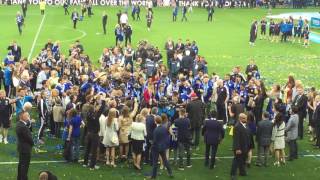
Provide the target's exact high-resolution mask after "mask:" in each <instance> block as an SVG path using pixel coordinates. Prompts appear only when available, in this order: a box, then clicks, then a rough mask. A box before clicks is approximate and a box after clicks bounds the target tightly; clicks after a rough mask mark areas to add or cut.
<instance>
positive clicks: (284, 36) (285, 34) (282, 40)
mask: <svg viewBox="0 0 320 180" xmlns="http://www.w3.org/2000/svg"><path fill="white" fill-rule="evenodd" d="M286 41H287V32H284V33H282V34H281V42H286Z"/></svg>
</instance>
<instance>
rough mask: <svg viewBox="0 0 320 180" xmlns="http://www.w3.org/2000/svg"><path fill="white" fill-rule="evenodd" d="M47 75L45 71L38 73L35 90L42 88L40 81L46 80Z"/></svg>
mask: <svg viewBox="0 0 320 180" xmlns="http://www.w3.org/2000/svg"><path fill="white" fill-rule="evenodd" d="M47 79H48V78H47V75H46V72H45V71H40V72H39V74H38V76H37V86H36V88H37V89H41V88H42V81H44V80H47Z"/></svg>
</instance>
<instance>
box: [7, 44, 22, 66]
mask: <svg viewBox="0 0 320 180" xmlns="http://www.w3.org/2000/svg"><path fill="white" fill-rule="evenodd" d="M8 50H9V51H11V53H12V55H13V56H14V62H19V61H20V58H21V47H20V46H18V44H17V42H16V41H13V42H12V44H11V45H10V46H9V47H8Z"/></svg>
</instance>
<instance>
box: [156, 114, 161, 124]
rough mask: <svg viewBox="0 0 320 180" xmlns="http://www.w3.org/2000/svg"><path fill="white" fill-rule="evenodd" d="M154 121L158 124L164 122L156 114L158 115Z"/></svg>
mask: <svg viewBox="0 0 320 180" xmlns="http://www.w3.org/2000/svg"><path fill="white" fill-rule="evenodd" d="M154 121H155V122H156V124H161V123H162V119H161V117H160V116H156V117H155V118H154Z"/></svg>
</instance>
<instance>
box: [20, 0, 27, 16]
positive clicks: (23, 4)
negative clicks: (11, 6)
mask: <svg viewBox="0 0 320 180" xmlns="http://www.w3.org/2000/svg"><path fill="white" fill-rule="evenodd" d="M21 9H22V14H23V17H24V18H26V16H27V10H28V2H27V0H23V1H22V4H21Z"/></svg>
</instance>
